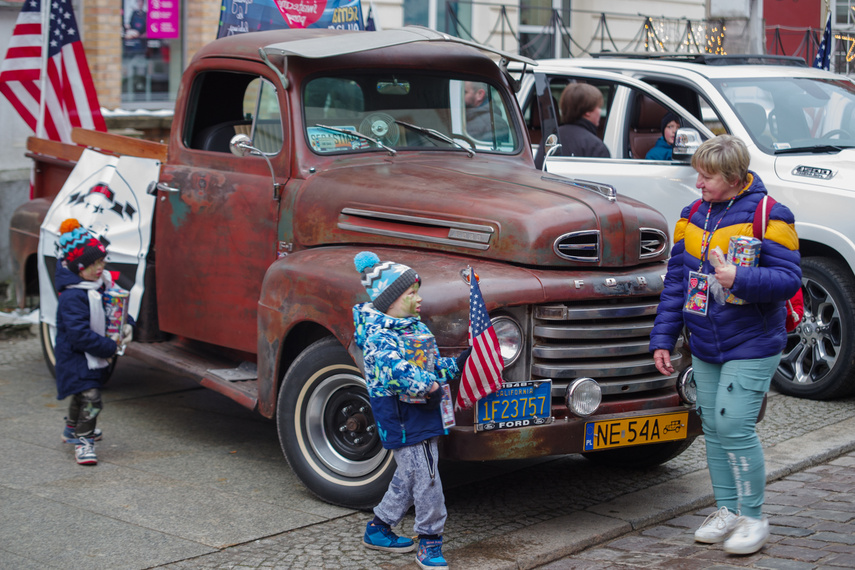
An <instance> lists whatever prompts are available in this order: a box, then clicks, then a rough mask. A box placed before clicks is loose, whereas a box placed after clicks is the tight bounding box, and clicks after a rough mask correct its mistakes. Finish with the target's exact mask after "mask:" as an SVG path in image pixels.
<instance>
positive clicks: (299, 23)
mask: <svg viewBox="0 0 855 570" xmlns="http://www.w3.org/2000/svg"><path fill="white" fill-rule="evenodd" d="M152 1H154V0H152ZM275 1H276V7H277V8H279V11H280V12H282V17H283V18H285V21H286V22H287V23H288V27H289V28H306V27H309V26H311V25H312V24H314V23H315V22H317V21H318V20H319V19H320V18H321V16H323V15H324V10H325V9H326V7H327V0H275Z"/></svg>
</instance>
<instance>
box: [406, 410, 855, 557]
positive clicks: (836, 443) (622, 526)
mask: <svg viewBox="0 0 855 570" xmlns="http://www.w3.org/2000/svg"><path fill="white" fill-rule="evenodd" d="M853 433H855V418H850V419H847V420H844V421H842V422H839V423H837V424H834V425H830V426H825V427H823V428H820V429H818V430H816V431H814V432H812V433H809V434H805V435H802V436H799V437H796V438H793V439H790V440H787V441H784V442H781V443H778V444H775V445H771V446H769V447H767V448H766V449H765V450H764V452H765V458H766V482H767V483H770V482H772V481H775V480H777V479H781V478H783V477H786V476H787V475H790V474H792V473H795V472H797V471H802V470H804V469H807V468H808V467H811V466H813V465H817V464H819V463H824V462H826V461H828V460H830V459H833V458H836V457H839V456H840V455H843V454H845V453H848V452H850V451H853V450H855V440H853V438H852V435H851V434H853ZM713 502H714V499H713V494H712V487H711V485H710V480H709V475H708V473H707V470H706V469H702V470H700V471H696V472H694V473H689V474H687V475H683V476H681V477H677V478H675V479H672V480H671V481H668V482H667V483H660V484H659V485H654V486H653V487H650V488H647V489H644V490H643V491H637V492H634V493H628V494H626V495H622V496H620V497H618V498H616V499H614V500H612V501H609V502H608V503H602V504H599V505H595V506H592V507H590V508H588V509H584V510H580V511H576V512H574V513H570V514H568V515H567V516H565V517H562V518H558V519H552V520H550V521H547V522H544V523H539V524H535V525H532V526H529V527H526V528H524V529H520V530H517V531H513V532H510V533H508V534H506V535H504V536H502V537H495V538H490V539H487V540H483V541H480V542H477V543H474V544H470V545H468V546H464V547H462V548H460V549H455V550H452V551H450V552H449V553H448V554H447V555H446V556H447V558H448V560H449V564H450V565H453V566H455V567H457V568H467V569H468V570H523V569H528V568H536V567H538V566H542V565H544V564H548V563H550V562H554V561H556V560H560V559H561V558H565V557H567V556H570V555H572V554H574V553H576V552H579V551H582V550H585V549H586V548H590V547H592V546H596V545H599V544H603V543H605V542H607V541H609V540H612V539H614V538H617V537H619V536H621V535H624V534H626V533H628V532H633V531H637V530H641V529H643V528H646V527H649V526H652V525H655V524H658V523H661V522H663V521H666V520H670V519H672V518H674V517H677V516H680V515H682V514H685V513H687V512H691V511H695V510H698V509H701V508H704V507H707V506H710V505H711V504H713ZM499 553H501V555H500V554H499ZM408 567H412V568H415V567H416V565H415V564H414V563H411V564H407V565H404V566H400V568H408Z"/></svg>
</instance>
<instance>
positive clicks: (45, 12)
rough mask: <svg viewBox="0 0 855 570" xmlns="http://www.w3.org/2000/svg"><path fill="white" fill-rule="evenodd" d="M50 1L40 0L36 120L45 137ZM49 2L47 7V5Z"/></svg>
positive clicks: (40, 134)
mask: <svg viewBox="0 0 855 570" xmlns="http://www.w3.org/2000/svg"><path fill="white" fill-rule="evenodd" d="M50 2H51V0H39V10H40V13H41V17H42V64H41V71H40V73H39V117H38V120H37V122H36V136H37V137H39V138H47V137H45V99H47V97H45V89H46V88H47V60H48V45H49V42H50ZM45 4H47V5H48V6H47V8H46V7H45Z"/></svg>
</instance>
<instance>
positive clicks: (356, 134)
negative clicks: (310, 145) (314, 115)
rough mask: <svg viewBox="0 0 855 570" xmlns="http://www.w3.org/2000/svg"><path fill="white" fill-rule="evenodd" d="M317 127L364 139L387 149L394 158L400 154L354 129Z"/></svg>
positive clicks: (320, 125) (319, 125) (316, 124)
mask: <svg viewBox="0 0 855 570" xmlns="http://www.w3.org/2000/svg"><path fill="white" fill-rule="evenodd" d="M315 126H316V127H320V128H322V129H327V130H328V131H332V132H334V133H341V134H343V135H350V136H352V137H356V138H358V139H362V140H364V141H368V142H370V143H374V144H376V145H377V146H379V147H380V148H383V149H386V150H387V151H388V152H389V154H390V155H392V156H395V155H396V154H398V152H397V151H396V150H395V149H394V148H392V147H389V146H386V145H385V144H383V143H381V142H380V141H378V140H377V139H375V138H372V137H369V136H368V135H363V134H362V133H360V132H359V131H354V130H353V129H340V128H338V127H330V126H327V125H322V124H320V123H315Z"/></svg>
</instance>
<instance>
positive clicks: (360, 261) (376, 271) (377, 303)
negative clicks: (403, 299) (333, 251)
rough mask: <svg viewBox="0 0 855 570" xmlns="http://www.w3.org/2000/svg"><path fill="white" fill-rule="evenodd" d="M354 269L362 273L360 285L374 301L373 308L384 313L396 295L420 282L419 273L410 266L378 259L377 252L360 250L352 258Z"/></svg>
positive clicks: (395, 298) (396, 297)
mask: <svg viewBox="0 0 855 570" xmlns="http://www.w3.org/2000/svg"><path fill="white" fill-rule="evenodd" d="M353 264H354V265H355V266H356V270H357V271H359V272H360V273H361V274H362V285H363V286H364V287H365V290H366V291H368V296H369V297H371V301H372V302H373V303H374V308H375V309H377V310H378V311H380V312H381V313H385V312H386V311H388V310H389V307H390V306H391V305H392V303H394V302H395V301H396V300H397V299H398V297H400V296H401V295H403V294H404V292H405V291H406V290H407V289H409V288H410V287H411V286H412V285H413V284H415V283H421V279H419V274H418V273H416V272H415V271H414V270H413V269H411V268H410V267H407V266H406V265H402V264H400V263H395V262H393V261H382V262H381V261H380V258H379V257H377V254H375V253H373V252H370V251H362V252H359V253H357V254H356V256H355V257H354V258H353Z"/></svg>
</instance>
